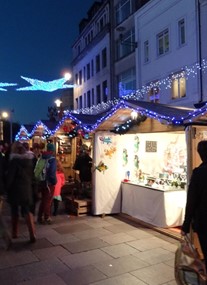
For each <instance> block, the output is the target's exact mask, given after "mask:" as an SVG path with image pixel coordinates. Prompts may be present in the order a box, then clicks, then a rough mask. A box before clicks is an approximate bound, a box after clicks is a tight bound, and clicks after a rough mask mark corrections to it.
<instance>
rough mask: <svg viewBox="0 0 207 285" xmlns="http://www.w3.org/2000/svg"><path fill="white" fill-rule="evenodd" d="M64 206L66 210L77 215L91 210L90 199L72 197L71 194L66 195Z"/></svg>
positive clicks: (85, 213)
mask: <svg viewBox="0 0 207 285" xmlns="http://www.w3.org/2000/svg"><path fill="white" fill-rule="evenodd" d="M65 208H66V211H67V212H69V213H74V214H75V215H77V216H82V215H88V214H90V212H91V199H73V198H72V197H71V196H66V197H65Z"/></svg>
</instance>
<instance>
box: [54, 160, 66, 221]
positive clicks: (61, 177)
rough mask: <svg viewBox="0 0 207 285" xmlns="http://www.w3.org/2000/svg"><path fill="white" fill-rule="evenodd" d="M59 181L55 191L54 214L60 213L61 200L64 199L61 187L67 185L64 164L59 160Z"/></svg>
mask: <svg viewBox="0 0 207 285" xmlns="http://www.w3.org/2000/svg"><path fill="white" fill-rule="evenodd" d="M56 177H57V183H56V185H55V191H54V196H53V216H56V215H57V213H58V207H59V202H60V201H62V197H61V189H62V187H63V186H64V185H65V174H64V171H63V167H62V164H61V162H60V161H59V160H57V171H56Z"/></svg>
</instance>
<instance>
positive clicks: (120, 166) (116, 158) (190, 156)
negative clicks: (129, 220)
mask: <svg viewBox="0 0 207 285" xmlns="http://www.w3.org/2000/svg"><path fill="white" fill-rule="evenodd" d="M203 108H205V107H203ZM201 114H202V110H200V109H199V110H198V109H189V108H181V107H172V106H167V105H162V104H159V103H157V104H155V103H151V102H144V101H136V100H125V101H121V102H120V103H118V104H117V105H116V106H114V107H113V108H112V109H111V111H110V112H109V113H108V114H107V115H106V116H105V117H103V118H102V119H101V120H99V121H98V122H97V124H96V125H94V130H93V131H94V132H95V134H94V155H93V156H94V182H93V183H94V193H93V194H94V195H93V214H95V215H103V214H113V213H120V212H122V213H125V214H128V215H130V216H132V217H135V218H137V219H139V220H142V221H144V222H146V223H149V224H152V225H154V226H158V227H174V226H179V225H181V224H182V221H183V216H184V208H185V204H186V193H187V183H188V179H189V176H190V174H191V171H192V168H193V167H194V166H195V165H197V163H198V158H197V155H196V145H197V141H198V137H199V139H201V138H204V137H206V138H207V131H204V130H205V128H206V127H202V126H198V125H196V126H194V124H198V123H199V122H200V121H201V119H200V117H201ZM203 117H205V116H204V115H203ZM205 120H206V118H205ZM200 123H201V122H200ZM195 129H196V134H197V135H195Z"/></svg>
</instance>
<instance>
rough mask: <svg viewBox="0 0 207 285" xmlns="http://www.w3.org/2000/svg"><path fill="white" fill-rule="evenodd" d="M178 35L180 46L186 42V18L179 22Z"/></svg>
mask: <svg viewBox="0 0 207 285" xmlns="http://www.w3.org/2000/svg"><path fill="white" fill-rule="evenodd" d="M178 36H179V46H182V45H184V44H185V41H186V39H185V20H184V19H182V20H180V21H179V22H178Z"/></svg>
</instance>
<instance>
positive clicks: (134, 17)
mask: <svg viewBox="0 0 207 285" xmlns="http://www.w3.org/2000/svg"><path fill="white" fill-rule="evenodd" d="M206 15H207V0H171V1H163V0H100V1H95V2H94V4H93V5H92V6H91V8H90V9H89V10H88V13H87V18H85V19H83V20H82V21H81V22H80V24H79V35H78V37H77V40H76V41H75V43H74V45H73V47H72V49H73V62H72V66H73V80H74V84H76V87H75V88H74V100H73V101H74V109H82V108H90V107H91V106H96V105H98V104H100V103H103V102H104V103H105V102H108V101H109V100H114V99H116V98H121V97H123V96H126V95H133V96H136V98H137V99H139V100H145V101H151V102H160V103H164V104H172V105H177V106H189V107H193V106H194V104H197V103H201V102H203V101H206V100H207V92H206V91H207V79H206V76H205V68H206V66H207V65H206V60H207V43H206V41H207V39H206V37H205V36H204V35H206V33H207V17H206Z"/></svg>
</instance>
